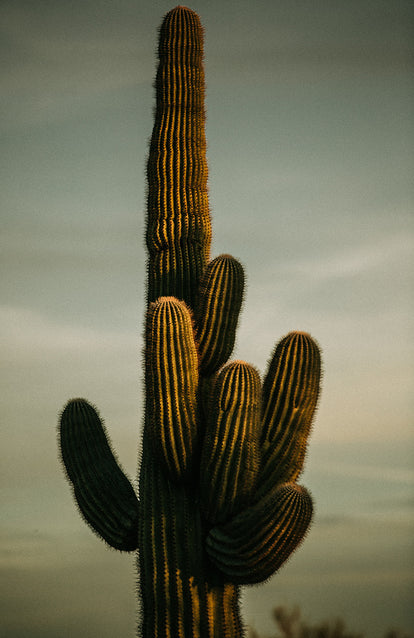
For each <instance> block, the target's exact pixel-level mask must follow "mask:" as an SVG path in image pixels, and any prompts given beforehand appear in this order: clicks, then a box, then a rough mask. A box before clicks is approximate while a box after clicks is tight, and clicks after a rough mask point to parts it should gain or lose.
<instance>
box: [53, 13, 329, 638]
mask: <svg viewBox="0 0 414 638" xmlns="http://www.w3.org/2000/svg"><path fill="white" fill-rule="evenodd" d="M158 58H159V65H158V71H157V76H156V84H155V86H156V112H155V124H154V128H153V133H152V138H151V144H150V152H149V158H148V166H147V177H148V211H147V231H146V243H147V248H148V287H147V302H148V304H147V311H146V329H145V423H144V433H143V447H142V458H141V468H140V476H139V500H138V498H137V496H136V494H135V491H134V490H133V488H132V486H131V484H130V482H129V480H128V479H127V478H126V476H125V475H124V474H123V472H122V470H121V468H120V467H119V464H118V462H117V461H116V458H115V456H114V454H113V452H112V449H111V446H110V444H109V442H108V440H107V437H106V434H105V430H104V426H103V424H102V421H101V419H100V417H99V415H98V413H97V412H96V410H95V409H94V408H93V407H92V406H91V405H90V404H89V403H88V402H87V401H85V400H84V399H73V400H71V401H69V403H68V404H67V406H66V407H65V409H64V411H63V413H62V416H61V420H60V444H61V456H62V460H63V463H64V465H65V468H66V472H67V476H68V478H69V480H70V482H71V484H72V487H73V492H74V496H75V498H76V501H77V503H78V506H79V509H80V511H81V513H82V515H83V517H84V518H85V520H86V521H87V523H88V524H89V525H90V526H91V527H92V529H93V530H94V531H95V532H96V533H97V534H98V535H99V536H100V537H101V538H103V540H104V541H106V542H107V543H108V544H109V545H111V546H112V547H115V548H116V549H118V550H121V551H128V552H129V551H133V550H136V549H138V569H139V581H140V596H141V602H142V613H141V623H140V634H139V635H140V636H141V638H241V636H242V635H243V626H242V622H241V618H240V613H239V588H240V586H241V585H246V584H252V583H260V582H262V581H264V580H266V579H267V578H269V577H270V576H271V575H272V574H274V573H275V572H276V571H277V570H278V569H279V567H280V566H281V565H282V564H283V563H284V562H285V561H286V560H287V559H288V558H289V556H290V555H291V554H292V552H293V551H294V550H295V549H296V548H297V547H298V545H299V544H300V543H301V541H302V540H303V538H304V536H305V534H306V532H307V530H308V528H309V525H310V522H311V518H312V499H311V497H310V495H309V493H308V492H307V491H306V489H305V488H304V487H302V486H300V485H298V484H297V483H296V481H297V479H298V477H299V475H300V472H301V471H302V467H303V463H304V458H305V453H306V446H307V440H308V436H309V432H310V427H311V423H312V419H313V415H314V412H315V408H316V404H317V401H318V396H319V384H320V370H321V365H320V353H319V348H318V346H317V344H316V343H315V341H314V340H313V339H312V338H311V337H310V336H309V335H308V334H307V333H303V332H292V333H290V334H288V335H287V336H286V337H284V338H283V339H282V340H281V341H280V342H279V343H278V344H277V346H276V348H275V350H274V354H273V356H272V359H271V361H270V363H269V366H268V371H267V374H266V376H265V380H264V383H263V387H262V384H261V380H260V375H259V373H258V372H257V371H256V370H255V368H254V367H253V366H251V365H250V364H247V363H245V362H243V361H234V362H230V363H228V359H229V357H230V355H231V352H232V350H233V346H234V342H235V335H236V328H237V322H238V317H239V312H240V308H241V304H242V297H243V287H244V274H243V268H242V266H241V265H240V263H239V262H238V261H236V260H235V259H234V258H233V257H231V256H230V255H220V256H219V257H216V258H215V259H213V260H212V261H209V251H210V241H211V224H210V216H209V207H208V199H207V162H206V140H205V130H204V126H205V114H204V70H203V32H202V27H201V24H200V21H199V18H198V16H197V15H196V14H195V13H194V12H193V11H191V10H190V9H187V8H185V7H181V6H180V7H176V8H175V9H173V10H172V11H170V12H169V13H168V14H167V15H166V16H165V18H164V21H163V23H162V25H161V29H160V37H159V47H158Z"/></svg>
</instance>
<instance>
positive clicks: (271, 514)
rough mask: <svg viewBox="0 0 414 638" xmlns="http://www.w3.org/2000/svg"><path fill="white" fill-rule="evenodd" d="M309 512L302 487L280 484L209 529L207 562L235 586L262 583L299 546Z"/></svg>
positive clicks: (307, 498) (306, 495) (308, 505)
mask: <svg viewBox="0 0 414 638" xmlns="http://www.w3.org/2000/svg"><path fill="white" fill-rule="evenodd" d="M312 512H313V506H312V499H311V496H310V494H309V493H308V492H307V490H306V489H305V488H303V487H301V486H299V485H296V483H286V484H283V485H279V486H278V487H276V488H274V489H273V490H272V491H271V492H270V493H269V494H267V495H266V496H265V497H263V498H262V499H260V500H259V501H258V502H257V503H255V504H254V505H252V506H251V507H249V508H247V509H245V510H243V511H242V512H241V513H240V514H238V515H237V516H235V517H234V518H233V519H232V520H231V521H229V522H227V523H224V524H223V525H218V526H216V527H213V529H211V531H210V533H209V534H208V536H207V539H206V549H207V553H208V555H209V557H210V560H211V561H212V562H213V564H214V565H215V566H216V567H218V569H220V571H222V572H223V573H224V574H225V575H226V576H227V577H228V578H229V579H230V580H231V581H232V582H234V583H237V584H239V585H242V584H243V585H248V584H253V583H259V582H263V581H264V580H266V579H268V578H269V577H270V576H272V574H274V573H275V572H276V571H277V570H278V569H279V568H280V567H281V566H282V565H283V563H284V562H285V561H286V560H287V559H288V558H289V556H290V555H291V554H292V552H293V551H294V550H295V549H296V548H297V547H298V546H299V545H300V543H301V542H302V540H303V539H304V537H305V535H306V532H307V530H308V528H309V525H310V523H311V519H312Z"/></svg>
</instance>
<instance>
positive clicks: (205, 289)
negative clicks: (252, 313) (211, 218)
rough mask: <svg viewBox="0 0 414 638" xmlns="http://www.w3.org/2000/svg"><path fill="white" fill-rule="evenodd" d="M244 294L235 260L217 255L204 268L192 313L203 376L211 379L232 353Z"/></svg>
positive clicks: (241, 270)
mask: <svg viewBox="0 0 414 638" xmlns="http://www.w3.org/2000/svg"><path fill="white" fill-rule="evenodd" d="M243 290H244V272H243V267H242V265H241V264H240V263H239V262H238V261H237V260H236V259H234V257H232V256H231V255H220V256H219V257H216V258H215V259H213V260H212V261H211V262H210V263H209V264H208V265H207V268H206V270H205V272H204V275H203V277H202V279H201V283H200V290H199V294H198V296H197V303H196V306H195V309H194V320H195V325H196V341H197V347H198V353H199V357H200V374H202V375H203V376H211V375H212V374H213V373H214V372H216V371H217V370H218V369H219V368H221V366H222V365H223V364H224V363H226V361H227V360H228V359H229V357H230V355H231V353H232V350H233V347H234V342H235V338H236V328H237V322H238V318H239V313H240V308H241V305H242V300H243Z"/></svg>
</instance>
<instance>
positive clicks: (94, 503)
mask: <svg viewBox="0 0 414 638" xmlns="http://www.w3.org/2000/svg"><path fill="white" fill-rule="evenodd" d="M60 447H61V455H62V460H63V463H64V465H65V468H66V472H67V475H68V478H69V480H70V481H71V483H72V485H73V490H74V494H75V497H76V500H77V502H78V505H79V509H80V511H81V513H82V514H83V516H84V518H85V519H86V521H87V523H88V524H89V525H90V526H91V527H92V528H93V529H94V530H95V531H96V532H97V533H98V534H99V536H101V537H102V538H103V540H104V541H106V542H107V543H108V544H109V545H111V547H114V548H115V549H119V550H123V551H126V552H130V551H133V550H135V549H137V545H138V516H139V503H138V499H137V497H136V495H135V492H134V489H133V487H132V485H131V483H130V482H129V480H128V479H127V477H126V476H125V474H124V473H123V472H122V470H121V469H120V467H119V465H118V463H117V461H116V459H115V457H114V455H113V453H112V450H111V448H110V445H109V443H108V440H107V437H106V434H105V431H104V428H103V424H102V422H101V419H100V418H99V416H98V414H97V412H96V410H95V409H94V408H93V407H92V406H91V405H90V404H89V403H88V402H87V401H85V400H84V399H73V400H71V401H69V402H68V403H67V405H66V407H65V408H64V410H63V412H62V415H61V418H60Z"/></svg>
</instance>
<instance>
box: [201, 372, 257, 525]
mask: <svg viewBox="0 0 414 638" xmlns="http://www.w3.org/2000/svg"><path fill="white" fill-rule="evenodd" d="M259 424H260V379H259V375H258V373H257V371H256V370H255V369H254V368H253V367H252V366H250V365H248V364H247V363H245V362H244V361H234V362H232V363H229V364H228V365H227V366H226V367H225V368H223V370H221V372H220V373H219V375H218V377H217V381H216V383H215V386H214V390H213V394H212V398H211V404H210V410H209V415H208V420H207V429H206V434H205V438H204V442H203V450H202V456H201V472H200V496H201V506H202V509H203V511H204V515H205V517H206V518H207V520H208V521H209V522H210V523H218V522H222V521H225V520H228V519H229V518H230V517H231V516H232V515H233V514H235V513H236V512H238V511H240V509H242V508H243V507H244V506H246V505H247V504H249V503H250V501H251V496H252V494H253V493H254V490H255V487H256V481H257V472H258V469H259V455H258V434H259V432H258V428H259Z"/></svg>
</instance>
